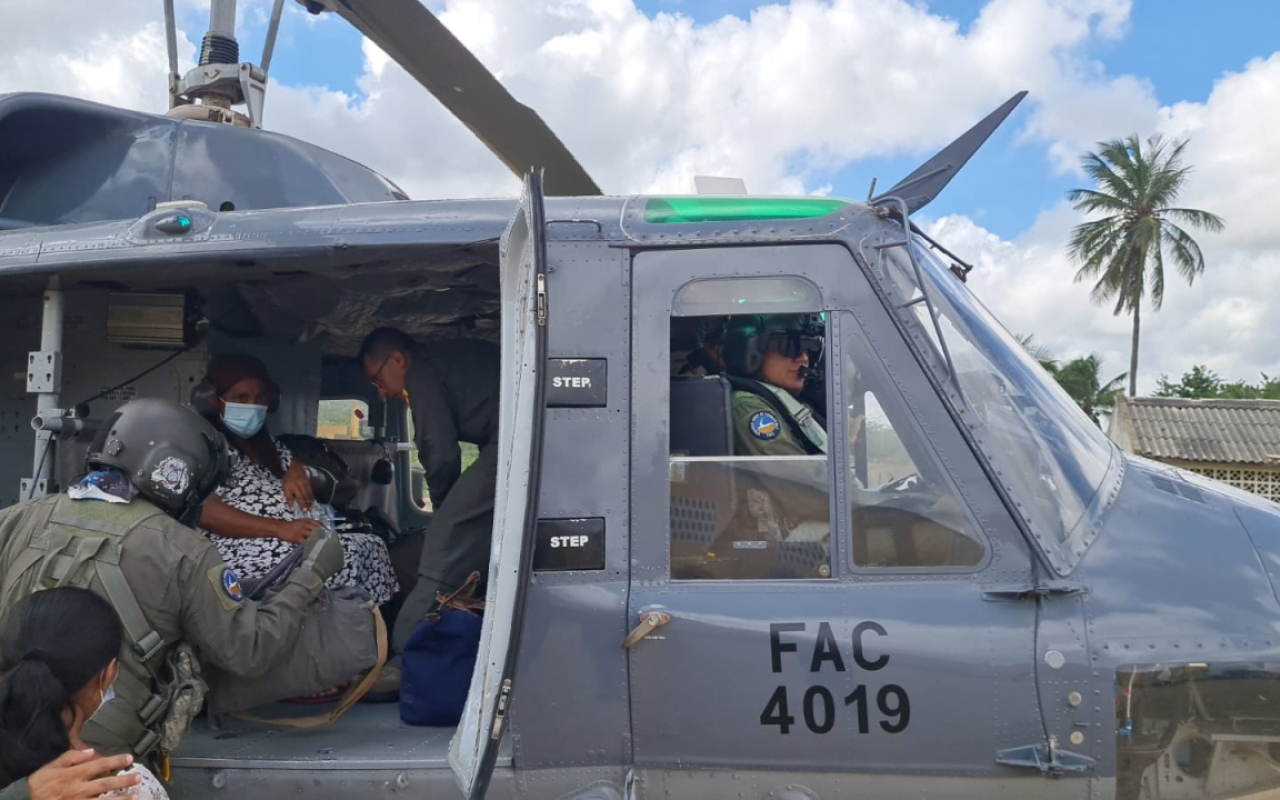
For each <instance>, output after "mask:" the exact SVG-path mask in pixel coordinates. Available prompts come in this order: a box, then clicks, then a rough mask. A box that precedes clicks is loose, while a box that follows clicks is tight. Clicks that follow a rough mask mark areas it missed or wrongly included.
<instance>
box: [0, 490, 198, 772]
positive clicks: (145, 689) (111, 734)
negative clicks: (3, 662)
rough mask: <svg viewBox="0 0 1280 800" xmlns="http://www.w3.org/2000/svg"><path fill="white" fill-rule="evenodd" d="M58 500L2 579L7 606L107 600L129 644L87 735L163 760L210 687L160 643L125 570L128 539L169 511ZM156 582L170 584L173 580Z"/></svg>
mask: <svg viewBox="0 0 1280 800" xmlns="http://www.w3.org/2000/svg"><path fill="white" fill-rule="evenodd" d="M52 502H53V503H54V508H53V513H52V514H51V515H50V517H49V522H48V524H47V525H46V526H45V527H44V529H43V530H41V531H39V532H37V533H36V534H35V535H34V536H32V538H31V541H30V543H29V544H28V546H27V548H26V550H24V551H23V552H22V553H21V554H19V555H18V557H17V559H16V560H15V561H14V564H13V566H12V568H11V569H10V570H9V573H8V574H7V575H5V576H4V589H3V607H4V608H12V607H13V606H14V605H15V604H16V603H17V602H18V601H19V600H21V598H22V597H23V596H25V595H26V594H29V593H34V592H38V591H41V590H43V589H52V588H54V587H62V586H71V587H75V588H80V589H89V590H91V591H93V592H95V593H97V594H99V595H101V596H103V597H105V598H106V599H107V601H108V602H110V603H111V605H112V607H113V608H115V610H116V613H117V614H118V615H119V616H120V620H121V622H122V623H123V625H124V630H125V639H126V641H125V646H124V649H123V650H122V652H121V654H120V660H121V669H120V671H119V675H118V677H117V678H116V682H115V684H114V688H115V694H116V697H115V699H113V700H112V701H111V702H109V703H107V704H105V705H104V706H103V707H102V708H101V709H100V710H99V711H98V713H97V714H96V715H95V716H94V718H93V719H92V720H91V721H90V722H89V723H87V724H86V725H85V729H84V737H85V739H86V740H88V741H89V742H90V743H91V744H92V743H95V741H96V740H104V741H106V742H108V743H109V744H110V745H116V744H118V745H119V746H121V747H125V748H128V749H129V750H130V751H131V752H133V754H134V755H135V756H136V757H137V758H139V759H143V758H146V757H147V756H149V755H151V756H158V757H159V758H161V759H164V758H165V757H166V756H167V755H168V753H169V752H170V751H171V750H173V749H174V748H176V747H177V745H178V742H179V741H180V740H181V738H182V735H183V734H184V733H185V732H186V729H187V727H188V726H189V724H190V721H191V719H192V718H194V717H195V716H196V714H198V713H199V711H200V708H201V706H202V705H203V702H204V694H205V691H206V690H207V686H206V684H205V682H204V679H203V674H202V670H201V667H200V663H199V660H198V658H197V657H196V654H195V651H194V650H192V649H191V647H190V646H189V645H186V644H185V643H181V642H177V643H173V642H165V641H164V640H163V639H162V638H161V637H160V634H158V633H157V632H156V631H155V630H154V629H153V628H152V627H151V625H150V624H149V623H148V622H147V619H146V617H145V616H144V615H143V613H142V608H141V607H140V606H139V605H138V601H137V598H135V597H134V594H133V591H132V590H131V589H130V588H129V584H128V583H127V582H126V581H125V577H124V573H123V572H121V571H120V559H121V556H122V554H123V552H124V548H125V544H126V542H127V541H128V539H129V535H130V534H131V533H132V532H133V531H134V530H135V529H137V527H138V526H139V525H141V524H142V523H143V522H145V521H147V520H149V519H151V518H153V517H155V516H157V515H160V514H163V513H164V512H163V511H161V510H160V509H159V508H157V507H156V506H155V505H153V504H151V503H149V502H147V501H146V500H144V499H142V498H137V499H135V500H133V501H132V502H130V503H128V504H123V503H108V502H105V501H94V500H72V499H71V498H69V497H67V496H66V495H61V496H59V497H58V498H57V499H56V500H54V501H52ZM156 578H157V580H159V581H164V580H168V579H169V576H159V575H158V576H156ZM131 662H135V663H137V664H141V666H142V667H143V668H144V669H145V670H146V672H147V673H148V674H149V675H150V676H151V680H150V681H149V682H148V683H146V684H144V683H143V682H142V681H140V680H138V678H137V677H136V675H135V674H134V673H135V671H132V670H130V669H129V667H130V666H131ZM95 728H97V729H98V730H95ZM99 733H101V734H103V735H102V736H99V735H97V734H99Z"/></svg>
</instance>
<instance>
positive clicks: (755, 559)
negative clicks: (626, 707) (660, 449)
mask: <svg viewBox="0 0 1280 800" xmlns="http://www.w3.org/2000/svg"><path fill="white" fill-rule="evenodd" d="M766 283H767V284H768V285H766ZM771 300H772V301H773V303H771ZM779 306H781V307H779ZM806 306H807V308H806V310H803V311H797V310H796V308H797V307H800V308H805V307H806ZM674 308H675V315H673V316H672V318H671V351H670V352H671V357H672V364H671V372H670V381H671V393H670V398H671V407H670V417H669V419H670V458H669V470H670V488H671V577H672V579H674V580H695V579H704V580H766V579H803V578H830V577H831V547H830V545H831V536H830V532H831V527H832V525H831V510H830V506H831V481H830V476H831V470H830V456H829V454H828V450H829V447H828V443H827V437H826V421H825V418H826V407H827V398H828V397H829V396H830V393H831V392H830V388H831V387H830V385H829V379H828V377H827V371H826V370H825V368H824V365H825V360H824V356H825V354H824V352H823V345H824V343H825V340H826V321H825V319H824V317H825V315H823V314H822V313H821V305H820V297H819V295H818V293H817V290H816V288H815V287H814V286H813V285H812V284H810V283H808V282H807V281H803V280H799V279H787V278H770V279H766V280H764V281H759V280H756V281H752V280H742V279H726V280H720V281H708V280H703V281H696V282H693V283H691V284H688V285H686V287H685V288H684V289H682V290H681V292H679V293H678V294H677V297H676V303H675V306H674ZM724 308H733V309H734V310H735V311H737V310H739V309H741V310H743V311H748V312H760V313H733V314H723V313H721V314H706V313H703V314H697V313H695V314H694V315H690V316H681V315H680V312H681V311H695V312H697V311H707V310H712V309H717V310H723V309H724ZM774 311H782V312H784V313H773V312H774Z"/></svg>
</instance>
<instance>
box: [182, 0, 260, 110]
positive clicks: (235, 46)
mask: <svg viewBox="0 0 1280 800" xmlns="http://www.w3.org/2000/svg"><path fill="white" fill-rule="evenodd" d="M283 10H284V0H275V4H274V6H273V7H272V10H271V23H270V26H269V27H268V29H267V37H266V41H265V42H264V43H263V47H262V58H261V59H260V60H261V62H262V65H261V66H258V65H256V64H253V63H251V62H248V61H244V62H242V61H240V44H239V42H237V41H236V0H210V3H209V30H208V32H207V33H205V35H204V39H203V40H202V41H201V43H200V57H199V60H198V62H197V64H196V67H195V68H194V69H192V70H191V71H189V72H188V73H187V74H186V75H185V76H180V75H179V74H178V47H177V41H178V32H177V23H176V20H175V17H174V10H173V0H164V18H165V36H166V39H167V44H168V50H169V116H173V117H182V118H184V119H198V120H203V121H206V122H222V123H228V124H232V125H238V126H240V127H243V128H261V127H262V111H263V105H264V103H265V100H266V92H267V68H268V67H269V65H270V63H271V53H272V50H273V49H274V47H275V40H276V33H277V31H278V30H279V28H280V15H281V13H282V12H283ZM233 106H244V107H245V113H242V112H240V111H236V110H235V109H233Z"/></svg>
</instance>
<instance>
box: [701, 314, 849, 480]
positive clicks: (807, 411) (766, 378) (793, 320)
mask: <svg viewBox="0 0 1280 800" xmlns="http://www.w3.org/2000/svg"><path fill="white" fill-rule="evenodd" d="M820 330H821V328H816V327H815V325H814V323H813V321H812V319H811V315H808V314H785V315H772V316H743V317H735V318H733V319H731V320H730V323H729V327H728V330H727V331H726V334H725V343H724V361H725V378H726V379H727V380H728V381H729V383H730V385H731V386H732V387H733V396H732V407H733V411H732V413H733V440H734V442H733V443H734V451H735V452H736V453H737V454H738V455H754V456H791V455H796V456H806V455H808V456H811V455H825V454H826V453H827V432H826V421H825V419H824V418H823V416H822V415H821V413H820V412H819V411H818V410H817V409H815V408H814V407H813V406H811V405H809V404H808V403H806V402H805V401H804V400H802V399H801V393H802V392H804V391H805V378H806V377H807V376H808V373H809V369H810V365H811V363H812V362H816V361H817V359H818V358H820V357H821V355H822V347H823V338H822V336H821V334H820V333H819V331H820Z"/></svg>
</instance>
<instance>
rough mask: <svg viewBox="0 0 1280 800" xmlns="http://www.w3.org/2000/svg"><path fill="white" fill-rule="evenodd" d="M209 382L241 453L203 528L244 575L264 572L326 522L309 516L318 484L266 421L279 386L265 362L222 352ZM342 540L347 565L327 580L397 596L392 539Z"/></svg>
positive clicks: (382, 597)
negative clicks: (314, 486) (389, 545)
mask: <svg viewBox="0 0 1280 800" xmlns="http://www.w3.org/2000/svg"><path fill="white" fill-rule="evenodd" d="M204 381H205V383H207V384H208V385H209V386H210V387H212V388H213V390H214V391H215V393H216V395H217V399H216V400H215V401H214V403H213V405H214V406H215V408H216V411H217V416H210V417H209V419H210V421H211V422H212V423H213V424H214V425H215V426H216V427H218V429H220V430H221V431H222V432H223V433H224V434H225V435H226V437H227V442H228V443H229V444H230V445H231V446H232V447H233V448H234V449H235V450H236V451H237V452H238V453H239V456H240V457H239V458H238V459H237V461H236V464H235V465H234V466H233V467H232V469H231V472H230V474H229V475H228V477H227V480H226V482H225V483H223V484H222V486H220V487H218V491H217V493H216V494H215V495H213V496H211V497H210V498H209V499H208V500H207V501H206V502H205V504H204V509H203V510H202V512H201V516H200V527H201V528H202V529H204V531H205V532H206V534H207V535H208V536H209V539H210V540H212V541H213V543H214V545H215V546H216V547H217V548H218V552H220V553H221V554H222V558H223V560H225V561H226V562H227V565H228V566H230V567H231V568H232V569H233V570H235V571H236V572H237V573H238V574H239V576H240V577H241V579H245V578H257V577H261V576H262V575H265V574H266V573H267V572H269V571H270V570H271V568H272V567H274V566H275V565H276V564H277V563H279V562H280V560H281V559H282V558H284V557H285V556H286V555H288V554H289V551H290V550H292V549H293V546H294V545H296V544H299V543H301V542H303V541H305V540H306V538H307V537H308V536H309V535H311V532H312V531H313V530H315V529H316V527H318V526H319V525H320V523H319V522H318V521H316V520H315V519H313V518H311V517H310V516H307V514H308V512H309V511H310V510H311V507H312V505H313V503H314V502H315V499H314V497H313V496H312V492H311V482H310V479H309V478H308V476H307V473H306V470H305V468H304V465H303V464H302V462H301V461H299V460H298V459H295V458H294V457H293V454H292V453H291V452H290V451H289V448H288V447H286V446H285V445H284V444H283V443H282V442H280V441H278V440H276V439H274V438H273V437H272V436H271V435H270V434H269V433H268V432H267V430H266V427H265V426H264V422H265V421H266V415H267V410H268V408H269V407H270V406H271V405H272V404H273V401H275V400H278V398H279V389H277V388H276V385H275V384H274V383H272V381H271V378H270V376H269V375H268V374H267V368H266V366H264V365H263V363H262V362H261V361H259V360H258V359H256V358H253V357H252V356H247V355H231V356H223V357H221V358H219V359H217V360H216V361H214V363H213V364H212V365H211V366H210V368H209V372H208V374H207V375H205V378H204ZM340 538H341V539H342V551H343V555H344V557H345V559H346V565H345V566H344V567H343V568H342V571H341V572H340V573H338V574H337V575H335V576H334V577H333V578H330V579H329V583H328V585H329V586H331V587H338V586H359V587H361V588H363V589H364V590H365V592H367V593H368V594H369V596H370V597H371V598H373V602H374V603H376V604H378V605H382V604H384V603H386V602H387V601H388V600H390V599H391V596H392V595H394V594H395V593H396V592H397V591H399V589H400V586H399V583H398V582H397V581H396V575H395V572H394V571H392V569H391V556H390V554H389V553H388V552H387V546H386V543H384V542H383V541H382V539H380V538H378V537H377V536H375V535H373V534H371V533H344V534H341V537H340Z"/></svg>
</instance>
